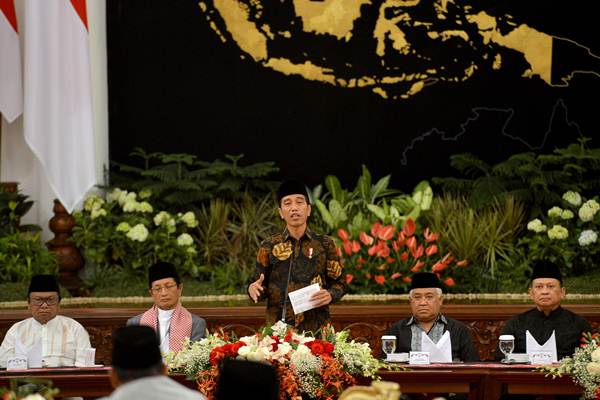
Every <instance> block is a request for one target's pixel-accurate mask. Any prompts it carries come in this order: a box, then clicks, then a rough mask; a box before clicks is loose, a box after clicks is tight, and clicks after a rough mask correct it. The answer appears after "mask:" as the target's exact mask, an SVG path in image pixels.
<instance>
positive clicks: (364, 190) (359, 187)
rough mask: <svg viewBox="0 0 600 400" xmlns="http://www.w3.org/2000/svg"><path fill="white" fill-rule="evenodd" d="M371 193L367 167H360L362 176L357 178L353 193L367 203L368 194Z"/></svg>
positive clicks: (369, 174)
mask: <svg viewBox="0 0 600 400" xmlns="http://www.w3.org/2000/svg"><path fill="white" fill-rule="evenodd" d="M370 191H371V173H370V172H369V170H368V169H367V167H366V166H365V165H364V164H363V165H362V174H361V176H359V177H358V182H357V183H356V190H355V192H356V193H357V194H358V195H359V196H360V197H361V198H362V199H363V200H365V201H369V193H370Z"/></svg>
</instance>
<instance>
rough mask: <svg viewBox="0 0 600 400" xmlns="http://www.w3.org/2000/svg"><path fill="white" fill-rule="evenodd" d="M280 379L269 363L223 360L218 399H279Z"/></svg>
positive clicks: (217, 392) (218, 385)
mask: <svg viewBox="0 0 600 400" xmlns="http://www.w3.org/2000/svg"><path fill="white" fill-rule="evenodd" d="M278 398H279V379H278V378H277V373H276V372H275V369H274V368H273V367H272V366H271V365H268V364H262V363H257V362H252V361H246V360H233V359H227V360H225V361H223V364H222V366H221V372H220V374H219V381H218V383H217V391H216V395H215V399H216V400H234V399H235V400H240V399H244V400H252V399H257V400H258V399H260V400H277V399H278Z"/></svg>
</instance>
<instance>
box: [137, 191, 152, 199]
mask: <svg viewBox="0 0 600 400" xmlns="http://www.w3.org/2000/svg"><path fill="white" fill-rule="evenodd" d="M150 196H152V191H151V190H150V189H144V190H142V191H140V199H147V198H148V197H150Z"/></svg>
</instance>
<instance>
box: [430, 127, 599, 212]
mask: <svg viewBox="0 0 600 400" xmlns="http://www.w3.org/2000/svg"><path fill="white" fill-rule="evenodd" d="M590 140H591V139H589V138H581V139H579V140H578V141H577V143H573V144H570V145H569V146H567V147H566V148H562V149H556V150H554V152H553V153H551V154H539V155H538V154H535V153H531V152H527V153H520V154H515V155H512V156H511V157H509V158H508V159H507V160H505V161H502V162H500V163H498V164H496V165H490V164H488V163H486V162H485V161H483V160H480V159H479V158H477V156H475V155H472V154H468V153H465V154H456V155H453V156H452V157H450V159H451V165H452V167H454V168H455V169H456V170H458V172H460V173H461V174H462V175H463V176H462V177H446V178H440V177H436V178H433V182H434V183H435V184H437V185H439V186H441V188H442V190H443V191H445V192H452V193H456V194H461V195H463V196H466V198H467V200H468V202H469V204H470V205H471V206H472V207H475V208H479V207H483V206H486V205H490V204H492V203H493V202H494V200H495V199H503V198H506V197H513V198H515V199H516V200H518V201H521V202H523V203H525V204H526V205H527V207H528V209H529V210H530V213H529V217H530V218H534V217H537V216H539V215H542V214H543V213H544V212H545V210H546V209H548V208H549V207H550V206H552V205H553V204H555V203H558V202H560V199H561V195H562V193H564V192H566V191H568V190H573V191H577V192H579V193H581V194H582V195H591V194H595V193H593V192H594V191H597V190H598V188H600V148H593V149H590V148H588V146H587V144H588V142H589V141H590Z"/></svg>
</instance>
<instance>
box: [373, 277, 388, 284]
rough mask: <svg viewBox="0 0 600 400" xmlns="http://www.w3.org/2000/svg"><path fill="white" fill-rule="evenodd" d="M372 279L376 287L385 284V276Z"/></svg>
mask: <svg viewBox="0 0 600 400" xmlns="http://www.w3.org/2000/svg"><path fill="white" fill-rule="evenodd" d="M374 279H375V282H376V283H377V284H378V285H383V284H384V283H385V276H383V275H375V277H374Z"/></svg>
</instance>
